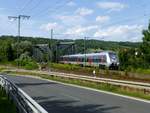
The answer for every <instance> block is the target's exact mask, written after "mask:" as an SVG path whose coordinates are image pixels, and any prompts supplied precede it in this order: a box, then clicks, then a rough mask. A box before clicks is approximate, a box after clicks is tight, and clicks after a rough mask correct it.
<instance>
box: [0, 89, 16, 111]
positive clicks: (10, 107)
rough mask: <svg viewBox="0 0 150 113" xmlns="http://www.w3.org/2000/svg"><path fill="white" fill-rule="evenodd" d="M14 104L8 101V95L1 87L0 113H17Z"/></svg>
mask: <svg viewBox="0 0 150 113" xmlns="http://www.w3.org/2000/svg"><path fill="white" fill-rule="evenodd" d="M16 112H17V111H16V109H15V106H14V104H13V103H11V102H10V100H8V97H7V95H6V93H5V92H4V91H3V90H2V88H1V87H0V113H16Z"/></svg>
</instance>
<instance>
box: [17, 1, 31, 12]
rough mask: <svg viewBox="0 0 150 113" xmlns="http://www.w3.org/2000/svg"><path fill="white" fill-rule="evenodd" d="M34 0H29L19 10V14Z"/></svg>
mask: <svg viewBox="0 0 150 113" xmlns="http://www.w3.org/2000/svg"><path fill="white" fill-rule="evenodd" d="M33 1H34V0H28V1H27V2H26V4H25V5H24V6H23V7H22V8H21V9H20V10H19V12H18V14H21V13H24V10H25V9H26V8H27V7H28V6H29V5H30V4H31V3H32V2H33Z"/></svg>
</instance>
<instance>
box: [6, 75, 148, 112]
mask: <svg viewBox="0 0 150 113" xmlns="http://www.w3.org/2000/svg"><path fill="white" fill-rule="evenodd" d="M6 77H7V78H8V79H9V80H11V81H13V82H14V83H15V84H16V85H17V86H19V87H20V88H21V89H23V90H24V91H25V92H26V93H27V94H29V95H30V96H31V97H32V98H33V99H34V100H35V101H37V102H38V103H39V104H40V105H41V106H42V107H43V108H44V109H45V110H47V111H48V112H49V113H150V104H149V103H145V102H141V101H137V100H132V99H127V98H124V97H119V96H114V95H110V94H105V93H100V92H96V91H91V90H88V89H83V88H78V87H73V86H69V85H63V84H59V83H55V82H49V81H45V80H40V79H35V78H29V77H21V76H6Z"/></svg>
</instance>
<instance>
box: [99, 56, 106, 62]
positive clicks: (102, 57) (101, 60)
mask: <svg viewBox="0 0 150 113" xmlns="http://www.w3.org/2000/svg"><path fill="white" fill-rule="evenodd" d="M106 61H107V59H106V55H101V56H100V59H99V62H101V63H105V62H106Z"/></svg>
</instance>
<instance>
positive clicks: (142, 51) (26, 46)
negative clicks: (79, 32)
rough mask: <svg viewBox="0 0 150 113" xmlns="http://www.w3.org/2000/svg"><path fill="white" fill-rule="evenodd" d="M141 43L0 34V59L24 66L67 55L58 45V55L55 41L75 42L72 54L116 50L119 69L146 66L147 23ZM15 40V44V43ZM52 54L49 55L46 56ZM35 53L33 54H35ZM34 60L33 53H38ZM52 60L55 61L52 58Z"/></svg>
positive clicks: (149, 53)
mask: <svg viewBox="0 0 150 113" xmlns="http://www.w3.org/2000/svg"><path fill="white" fill-rule="evenodd" d="M142 33H143V36H144V37H143V42H137V43H133V42H113V41H100V40H86V41H85V44H84V40H83V39H78V40H56V39H53V40H51V39H49V38H40V37H39V38H37V37H36V38H35V37H20V38H19V40H18V38H17V37H15V36H1V37H0V62H13V63H14V64H17V65H18V64H19V65H21V66H26V67H28V68H32V67H34V68H36V67H37V65H35V64H36V62H39V61H40V62H43V61H44V62H47V61H48V60H50V59H51V58H52V59H54V58H55V57H56V55H57V56H61V55H65V54H69V53H67V52H66V51H65V50H63V48H60V50H59V51H61V52H59V53H60V54H58V53H56V52H57V51H56V45H57V44H58V43H59V42H75V47H76V51H75V52H76V53H84V52H85V48H86V52H88V53H89V52H98V51H101V50H113V51H116V52H118V54H119V59H120V63H121V70H125V69H129V70H131V69H136V68H145V69H147V68H150V25H149V27H148V29H147V30H143V32H142ZM18 42H19V43H18ZM38 44H39V45H40V44H41V45H42V44H47V45H48V48H50V49H51V50H50V51H48V50H46V49H43V48H40V47H38V48H37V45H38ZM45 50H46V51H45ZM48 53H50V54H48ZM51 54H53V56H50V55H51ZM35 55H36V57H35ZM40 55H41V57H40V60H37V56H40ZM52 61H56V60H52Z"/></svg>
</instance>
